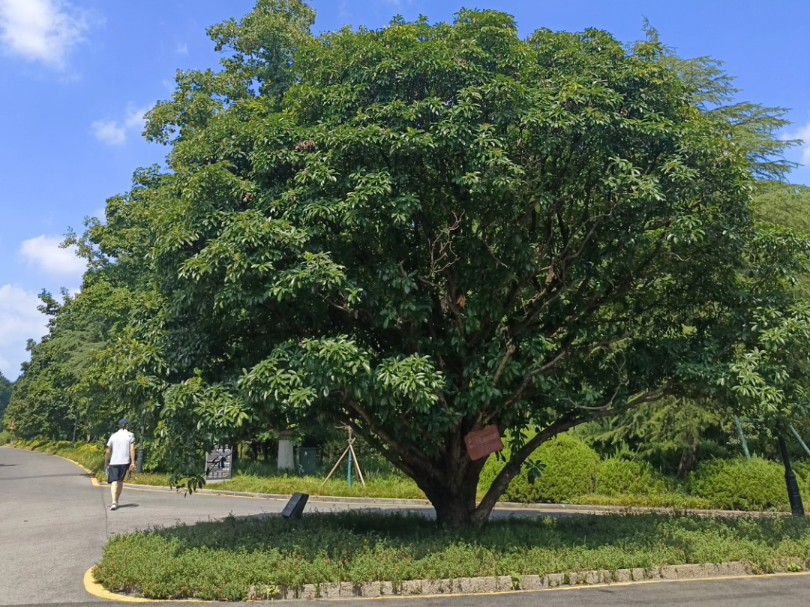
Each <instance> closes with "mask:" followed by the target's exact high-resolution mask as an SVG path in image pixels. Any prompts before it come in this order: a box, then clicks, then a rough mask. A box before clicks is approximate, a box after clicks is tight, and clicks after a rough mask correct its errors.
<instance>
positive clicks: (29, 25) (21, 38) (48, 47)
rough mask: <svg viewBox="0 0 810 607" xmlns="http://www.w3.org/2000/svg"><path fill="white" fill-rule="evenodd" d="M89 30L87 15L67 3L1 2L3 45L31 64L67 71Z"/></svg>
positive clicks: (44, 0) (55, 0)
mask: <svg viewBox="0 0 810 607" xmlns="http://www.w3.org/2000/svg"><path fill="white" fill-rule="evenodd" d="M88 27H89V26H88V22H87V19H86V17H85V15H84V14H82V13H80V12H79V11H78V10H77V9H75V8H74V7H72V6H71V5H70V4H68V3H67V2H64V1H63V0H0V44H2V46H3V47H4V48H5V49H6V50H7V51H8V52H10V53H12V54H14V55H19V56H21V57H23V58H25V59H27V60H29V61H38V62H41V63H44V64H46V65H48V66H50V67H54V68H57V69H62V68H64V66H65V61H66V58H67V55H68V53H69V52H70V50H71V49H72V48H73V47H74V46H76V45H77V44H78V43H80V42H82V41H83V40H84V33H85V32H86V31H87V29H88Z"/></svg>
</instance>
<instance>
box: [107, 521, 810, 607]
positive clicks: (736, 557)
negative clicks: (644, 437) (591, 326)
mask: <svg viewBox="0 0 810 607" xmlns="http://www.w3.org/2000/svg"><path fill="white" fill-rule="evenodd" d="M729 561H745V562H749V563H751V564H752V565H753V567H754V569H755V570H756V571H761V572H769V571H775V570H798V569H804V568H806V567H808V565H810V521H807V520H805V519H796V518H792V517H778V518H773V519H753V518H743V519H735V520H729V519H719V518H717V519H714V518H697V517H688V516H675V515H671V516H664V515H623V516H619V515H616V516H600V517H572V518H564V519H543V520H518V519H511V520H501V521H493V522H492V523H490V525H489V526H487V527H486V528H485V529H484V530H482V531H479V532H460V531H447V530H438V529H437V528H436V527H435V525H434V523H433V522H431V521H429V520H427V519H424V518H421V517H418V516H401V515H379V514H369V513H348V514H334V515H310V516H306V515H305V516H304V518H303V519H301V520H298V521H287V520H284V519H281V518H277V517H272V518H264V519H249V520H235V519H228V520H226V521H224V522H221V523H201V524H197V525H194V526H181V527H177V528H171V529H163V530H155V531H149V532H141V533H136V534H133V535H129V536H121V537H116V538H113V539H112V540H111V541H110V543H109V544H108V545H107V547H106V549H105V552H104V557H103V559H102V561H101V563H100V564H99V566H98V568H97V570H96V578H97V579H98V580H99V581H100V582H101V583H102V584H103V585H104V586H105V587H106V588H108V589H109V590H112V591H116V592H129V593H135V594H138V595H143V596H146V597H150V598H156V599H178V598H192V597H193V598H200V599H212V600H232V601H237V600H246V599H248V598H250V596H251V588H253V589H254V590H255V589H256V588H259V589H268V588H277V587H280V586H284V587H288V588H300V587H301V586H302V585H303V584H306V583H316V584H317V583H328V582H338V581H345V582H354V583H363V582H370V581H380V580H383V581H392V582H394V583H395V584H396V583H398V582H401V581H403V580H410V579H446V578H459V577H476V576H490V575H510V576H520V575H524V574H537V575H544V574H548V573H566V572H573V571H586V570H592V569H601V570H610V571H614V570H617V569H624V568H634V567H641V568H645V569H648V570H653V569H656V568H657V567H660V566H664V565H679V564H686V563H719V562H729Z"/></svg>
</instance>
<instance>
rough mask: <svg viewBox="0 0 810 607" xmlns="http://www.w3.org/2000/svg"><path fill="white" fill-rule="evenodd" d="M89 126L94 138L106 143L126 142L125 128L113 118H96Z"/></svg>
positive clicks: (117, 143)
mask: <svg viewBox="0 0 810 607" xmlns="http://www.w3.org/2000/svg"><path fill="white" fill-rule="evenodd" d="M90 128H92V129H93V134H94V135H95V136H96V139H98V140H99V141H100V142H102V143H106V144H107V145H124V144H125V143H126V142H127V131H126V129H125V128H124V127H122V126H119V125H118V123H117V122H116V121H115V120H96V121H95V122H94V123H93V124H91V125H90Z"/></svg>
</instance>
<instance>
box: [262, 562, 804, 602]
mask: <svg viewBox="0 0 810 607" xmlns="http://www.w3.org/2000/svg"><path fill="white" fill-rule="evenodd" d="M795 566H798V563H797V564H795V565H794V567H795ZM798 573H799V572H793V574H798ZM784 574H785V573H784V572H783V573H780V574H777V575H784ZM753 575H755V573H754V571H753V568H752V566H751V565H750V564H748V563H742V562H732V563H719V564H708V565H670V566H665V567H661V568H658V569H657V570H652V571H651V570H647V569H643V568H635V569H619V570H618V571H609V570H598V571H577V572H571V573H551V574H548V575H520V576H509V575H505V576H491V577H473V578H457V579H443V580H403V581H401V582H397V583H395V582H366V583H360V584H355V583H352V582H339V583H329V584H304V586H303V587H301V588H281V589H276V588H273V587H267V588H259V587H252V588H251V592H250V594H249V597H248V599H249V600H278V599H284V600H292V599H302V600H316V599H347V598H383V597H422V598H428V597H436V596H448V595H476V594H478V595H482V594H483V595H490V594H505V593H515V592H537V591H543V590H553V589H555V588H561V589H562V588H566V587H567V588H573V587H586V586H609V585H611V584H624V585H627V584H635V583H650V582H663V581H687V580H692V581H697V580H711V579H722V578H734V577H743V576H753Z"/></svg>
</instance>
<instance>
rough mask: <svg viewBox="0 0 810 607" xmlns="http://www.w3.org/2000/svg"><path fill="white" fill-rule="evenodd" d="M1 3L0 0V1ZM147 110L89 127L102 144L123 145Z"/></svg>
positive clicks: (139, 128)
mask: <svg viewBox="0 0 810 607" xmlns="http://www.w3.org/2000/svg"><path fill="white" fill-rule="evenodd" d="M0 1H2V0H0ZM147 111H149V109H148V108H134V107H132V106H130V107H129V108H128V109H127V113H126V116H125V117H124V118H123V120H121V121H120V122H119V121H117V120H96V121H95V122H94V123H93V124H91V125H90V128H92V129H93V135H95V137H96V139H98V140H99V141H100V142H102V143H106V144H107V145H124V144H125V143H126V142H127V137H128V135H129V134H130V133H131V132H138V133H140V132H141V131H143V128H144V126H145V124H146V118H144V116H145V114H146V112H147Z"/></svg>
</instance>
